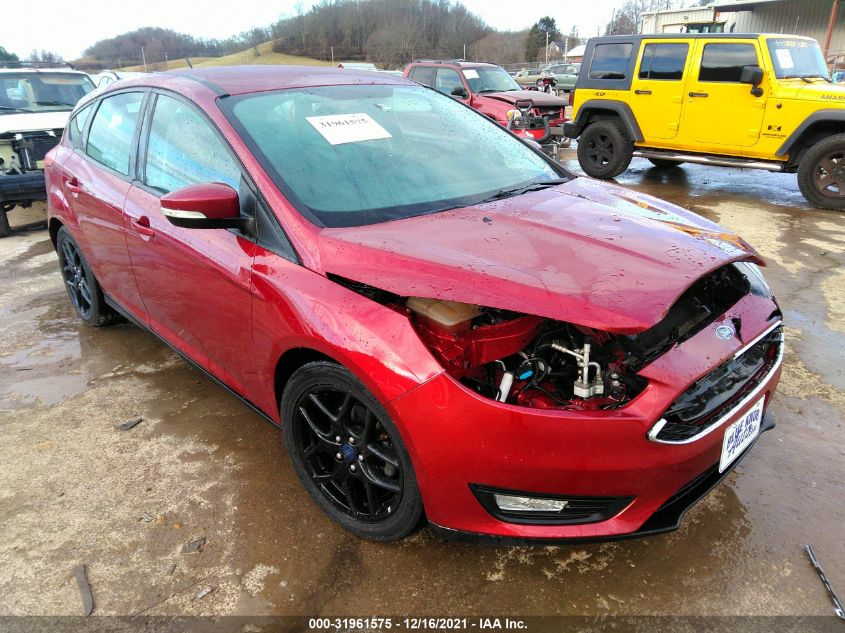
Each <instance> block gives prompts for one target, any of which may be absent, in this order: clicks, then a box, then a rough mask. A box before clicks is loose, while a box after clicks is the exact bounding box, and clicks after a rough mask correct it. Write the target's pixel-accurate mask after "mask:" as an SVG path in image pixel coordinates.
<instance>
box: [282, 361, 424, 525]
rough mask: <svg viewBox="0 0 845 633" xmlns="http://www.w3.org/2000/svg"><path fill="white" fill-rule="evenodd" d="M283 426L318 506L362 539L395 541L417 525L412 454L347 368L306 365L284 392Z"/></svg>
mask: <svg viewBox="0 0 845 633" xmlns="http://www.w3.org/2000/svg"><path fill="white" fill-rule="evenodd" d="M281 418H282V433H283V435H284V439H285V447H286V448H287V452H288V455H289V456H290V460H291V463H292V464H293V468H294V470H295V471H296V474H297V475H298V476H299V478H300V480H301V481H302V484H303V486H304V487H305V489H306V490H307V491H308V493H309V494H310V495H311V497H312V498H313V499H314V501H316V502H317V505H318V506H320V508H321V509H322V510H323V511H324V512H325V513H326V514H328V515H329V517H330V518H332V519H333V520H334V521H336V522H337V523H339V524H340V525H342V526H343V527H344V528H346V529H347V530H349V531H350V532H353V533H354V534H356V535H357V536H360V537H361V538H365V539H369V540H372V541H395V540H398V539H401V538H404V537H406V536H408V535H409V534H411V533H412V532H413V531H414V530H416V529H417V527H419V524H420V521H421V518H422V514H423V505H422V497H421V496H420V491H419V487H418V486H417V479H416V475H415V474H414V468H413V465H412V464H411V458H410V456H409V455H408V451H407V450H406V449H405V445H404V443H403V442H402V438H401V436H400V435H399V431H398V430H397V429H396V427H395V425H394V424H393V422H392V420H391V419H390V416H389V415H388V413H387V411H386V410H385V409H384V407H382V406H381V404H380V403H379V401H378V400H377V399H376V398H375V396H373V395H372V394H371V393H370V392H369V391H368V390H367V388H366V387H365V386H364V385H363V384H362V383H361V381H360V380H358V379H357V378H356V377H355V376H354V375H353V374H352V373H351V372H350V371H349V370H348V369H346V368H345V367H342V366H341V365H336V364H334V363H330V362H325V361H320V362H313V363H308V364H307V365H304V366H303V367H301V368H300V369H298V370H297V371H296V372H294V374H293V376H291V378H290V380H289V381H288V383H287V385H286V386H285V390H284V392H283V393H282V402H281Z"/></svg>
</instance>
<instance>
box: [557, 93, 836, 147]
mask: <svg viewBox="0 0 845 633" xmlns="http://www.w3.org/2000/svg"><path fill="white" fill-rule="evenodd" d="M576 90H577V88H576ZM601 112H610V113H613V114H615V115H616V116H618V117H619V119H620V120H621V121H622V125H624V126H625V131H626V132H627V133H628V136H630V137H631V139H632V140H633V141H634V142H635V143H641V142H642V141H643V133H642V131H641V130H640V126H639V124H638V123H637V118H636V117H635V116H634V112H633V110H631V106H629V105H628V104H627V103H624V102H622V101H605V100H603V99H588V100H587V101H585V102H584V103H583V104H581V106H580V107H579V108H578V116H577V117H575V121H573V125H574V126H575V128H576V129H577V131H578V136H580V135H581V132H583V131H584V128H585V127H586V126H587V121H588V119H589V118H590V117H591V116H592V115H593V114H596V113H601ZM843 116H845V112H843Z"/></svg>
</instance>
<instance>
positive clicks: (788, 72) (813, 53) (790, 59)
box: [768, 38, 829, 79]
mask: <svg viewBox="0 0 845 633" xmlns="http://www.w3.org/2000/svg"><path fill="white" fill-rule="evenodd" d="M768 45H769V55H770V56H771V58H772V64H773V65H774V67H775V76H776V77H777V78H778V79H788V78H790V77H823V78H825V79H828V78H829V75H828V72H827V65H826V64H825V63H824V56H823V55H822V52H821V50H820V49H819V45H818V44H817V43H816V42H815V41H814V40H798V39H791V38H771V39H769V40H768Z"/></svg>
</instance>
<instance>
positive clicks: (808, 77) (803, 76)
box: [801, 75, 833, 84]
mask: <svg viewBox="0 0 845 633" xmlns="http://www.w3.org/2000/svg"><path fill="white" fill-rule="evenodd" d="M801 79H803V80H804V81H807V80H808V79H824V80H825V81H826V82H827V83H829V84H832V83H833V80H831V79H830V78H828V77H825V76H824V75H802V77H801ZM807 83H812V82H810V81H807Z"/></svg>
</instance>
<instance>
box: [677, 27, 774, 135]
mask: <svg viewBox="0 0 845 633" xmlns="http://www.w3.org/2000/svg"><path fill="white" fill-rule="evenodd" d="M693 65H694V67H693V68H692V69H691V72H690V79H689V80H688V81H687V86H686V91H687V94H686V103H685V105H684V128H685V129H684V132H685V133H686V135H687V136H689V137H690V138H691V139H692V140H693V141H694V142H696V143H697V144H700V145H701V149H702V150H703V151H713V152H720V151H732V150H733V151H740V150H741V148H743V147H750V146H751V145H754V144H755V143H756V142H757V141H758V140H759V138H760V129H761V127H762V125H763V115H764V113H765V111H764V108H765V106H766V95H767V85H766V83H767V82H766V79H765V77H764V79H763V83H762V84H761V85H760V87H761V88H762V89H763V95H762V96H760V97H755V96H754V95H753V94H751V86H749V85H748V84H742V83H740V82H739V78H740V75H741V74H742V69H743V68H744V67H745V66H760V51H759V50H758V48H757V42H756V40H730V42H725V41H720V42H712V41H711V42H706V41H704V42H701V43H699V44H698V45H697V46H696V51H695V59H694V60H693Z"/></svg>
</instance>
